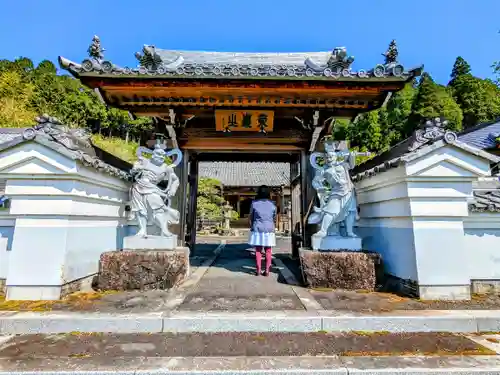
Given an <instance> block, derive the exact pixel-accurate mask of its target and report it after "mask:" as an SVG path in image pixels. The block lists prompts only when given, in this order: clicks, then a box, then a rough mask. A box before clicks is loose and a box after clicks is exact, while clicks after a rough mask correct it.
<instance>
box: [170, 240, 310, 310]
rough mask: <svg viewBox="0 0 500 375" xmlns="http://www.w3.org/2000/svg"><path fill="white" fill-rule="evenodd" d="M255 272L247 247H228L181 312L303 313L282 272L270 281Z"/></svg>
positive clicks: (228, 245) (270, 276)
mask: <svg viewBox="0 0 500 375" xmlns="http://www.w3.org/2000/svg"><path fill="white" fill-rule="evenodd" d="M228 242H232V241H231V240H230V241H228ZM285 245H286V244H285ZM276 250H277V251H278V252H279V251H280V250H281V248H279V249H276ZM255 272H256V265H255V255H254V252H253V249H252V248H251V247H250V246H249V245H248V244H246V243H241V242H240V243H228V244H226V246H225V248H224V249H223V251H222V252H221V254H220V255H219V257H218V258H217V259H216V260H215V262H214V263H213V264H212V266H211V267H210V268H209V269H208V271H207V272H206V273H205V275H204V276H203V278H202V279H201V280H200V282H199V283H198V285H197V286H196V287H195V288H194V290H193V291H191V293H189V294H188V296H187V297H186V299H185V300H184V303H183V304H181V305H180V306H179V309H180V310H191V311H193V310H196V311H207V310H208V311H209V310H226V311H234V310H303V306H302V304H301V303H300V300H299V299H298V298H297V296H296V295H295V293H294V291H293V290H292V288H291V286H290V285H288V284H286V283H285V282H284V279H283V278H282V277H281V274H280V272H279V270H277V269H275V268H274V267H273V268H272V269H271V274H270V275H269V276H268V277H265V276H255Z"/></svg>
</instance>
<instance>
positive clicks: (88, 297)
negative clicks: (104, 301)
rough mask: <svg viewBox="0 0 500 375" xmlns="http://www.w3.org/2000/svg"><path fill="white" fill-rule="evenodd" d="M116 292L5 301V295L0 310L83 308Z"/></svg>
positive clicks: (0, 300) (0, 301)
mask: <svg viewBox="0 0 500 375" xmlns="http://www.w3.org/2000/svg"><path fill="white" fill-rule="evenodd" d="M114 293H117V292H115V291H105V292H76V293H72V294H69V295H68V296H66V297H64V298H63V299H62V300H58V301H6V300H5V297H2V298H1V299H0V311H33V312H43V311H52V310H54V309H55V308H56V307H57V308H58V309H59V308H64V307H67V308H76V309H78V308H80V309H81V308H85V307H88V306H89V305H92V304H93V303H94V302H96V301H98V300H100V299H101V298H103V297H105V296H107V295H110V294H114Z"/></svg>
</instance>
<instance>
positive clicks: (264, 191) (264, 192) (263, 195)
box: [255, 185, 271, 199]
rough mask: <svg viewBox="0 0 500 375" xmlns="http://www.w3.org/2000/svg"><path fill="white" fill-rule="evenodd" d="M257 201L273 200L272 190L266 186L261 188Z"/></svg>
mask: <svg viewBox="0 0 500 375" xmlns="http://www.w3.org/2000/svg"><path fill="white" fill-rule="evenodd" d="M255 199H271V189H269V187H267V186H266V185H261V186H259V188H258V189H257V196H256V197H255Z"/></svg>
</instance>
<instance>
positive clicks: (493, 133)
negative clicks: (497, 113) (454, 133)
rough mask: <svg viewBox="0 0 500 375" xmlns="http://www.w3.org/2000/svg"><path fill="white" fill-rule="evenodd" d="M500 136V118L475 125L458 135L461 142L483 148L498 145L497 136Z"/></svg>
mask: <svg viewBox="0 0 500 375" xmlns="http://www.w3.org/2000/svg"><path fill="white" fill-rule="evenodd" d="M498 136H500V118H498V119H496V120H495V121H490V122H486V123H484V124H479V125H477V126H474V127H472V128H470V129H467V130H466V131H464V132H462V133H461V134H459V135H458V139H459V140H460V141H461V142H464V143H467V144H468V145H470V146H474V147H477V148H479V149H481V150H487V149H492V148H495V147H496V142H495V137H498Z"/></svg>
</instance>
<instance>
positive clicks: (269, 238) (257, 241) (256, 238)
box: [248, 232, 276, 247]
mask: <svg viewBox="0 0 500 375" xmlns="http://www.w3.org/2000/svg"><path fill="white" fill-rule="evenodd" d="M248 244H249V245H251V246H263V247H274V246H276V235H275V234H274V233H272V232H271V233H264V232H250V237H249V239H248Z"/></svg>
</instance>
